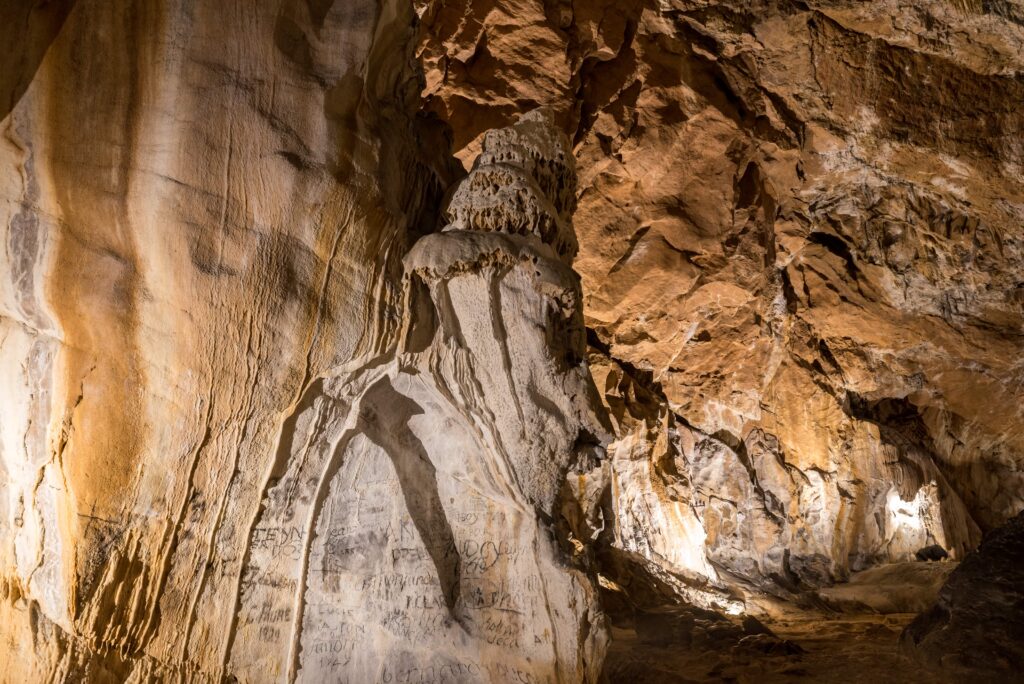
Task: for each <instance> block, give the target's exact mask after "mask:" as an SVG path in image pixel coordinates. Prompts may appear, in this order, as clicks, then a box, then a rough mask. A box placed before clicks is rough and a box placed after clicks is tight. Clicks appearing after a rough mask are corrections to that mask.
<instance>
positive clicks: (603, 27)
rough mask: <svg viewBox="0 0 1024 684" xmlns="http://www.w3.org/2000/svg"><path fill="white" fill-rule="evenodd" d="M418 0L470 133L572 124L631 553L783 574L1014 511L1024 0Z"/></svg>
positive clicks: (436, 101) (844, 562) (579, 218)
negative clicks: (530, 117)
mask: <svg viewBox="0 0 1024 684" xmlns="http://www.w3.org/2000/svg"><path fill="white" fill-rule="evenodd" d="M417 11H418V12H419V13H420V14H421V17H422V20H423V22H424V24H425V27H426V30H424V31H421V34H420V46H419V55H420V59H421V61H422V62H423V64H424V68H425V70H426V80H427V88H426V90H425V96H426V104H425V106H426V108H427V109H428V110H429V111H433V112H436V113H437V114H438V115H439V116H440V117H441V118H442V119H443V120H445V121H448V122H449V123H450V124H451V126H452V128H453V131H454V134H455V137H454V143H455V148H456V151H455V154H456V155H457V156H459V157H460V158H463V159H465V158H468V157H469V156H471V155H472V153H473V150H474V149H475V148H476V146H477V144H478V142H477V141H478V137H479V135H480V132H481V131H482V130H483V129H485V128H487V127H490V126H494V125H500V124H501V123H502V122H504V121H505V120H506V119H508V118H509V117H511V116H514V114H515V112H516V111H517V110H518V109H520V108H522V107H524V106H530V105H532V104H534V103H543V104H551V105H552V106H554V107H555V108H556V109H557V110H558V112H559V114H560V116H561V120H562V123H563V125H564V126H565V128H566V130H568V131H569V132H570V133H571V135H573V139H574V141H575V143H576V154H577V157H578V161H579V167H580V200H579V208H578V211H577V214H576V228H577V233H578V237H579V242H580V254H579V257H578V259H577V262H576V268H577V270H578V271H579V272H580V274H581V276H582V278H583V287H584V293H585V312H586V322H587V326H588V328H589V329H590V331H591V333H592V335H591V336H592V346H591V350H592V354H593V358H592V367H593V368H595V369H596V370H595V377H596V380H597V383H598V386H599V387H600V388H602V389H603V390H604V392H605V394H606V403H607V404H608V405H609V407H610V409H611V412H612V414H613V418H614V417H615V416H618V417H619V419H618V420H617V421H616V423H617V424H616V427H617V433H618V437H619V440H618V441H617V442H616V443H615V444H614V445H612V447H611V448H610V449H609V454H610V457H611V461H612V466H611V467H612V470H613V471H614V472H615V477H616V478H617V479H618V481H619V483H620V485H619V487H618V489H617V491H618V492H620V495H619V496H617V497H616V503H615V510H616V516H615V519H616V523H617V524H618V526H619V527H620V528H621V529H619V530H618V532H617V536H616V541H615V544H616V545H617V546H618V547H619V548H621V549H622V550H624V551H626V552H628V553H630V554H639V555H640V556H642V557H645V558H648V559H650V560H652V561H653V562H654V563H656V564H658V565H660V566H663V567H670V568H673V569H674V571H675V574H677V575H680V576H690V577H695V578H696V579H697V580H698V584H699V583H700V582H702V581H703V580H704V579H708V578H710V579H712V580H715V581H717V580H719V579H722V578H720V577H719V575H720V574H722V572H723V571H724V573H726V574H727V575H738V576H739V577H741V578H742V579H743V580H744V581H752V582H753V583H755V584H757V585H760V586H762V587H768V588H771V589H772V590H776V589H782V590H790V589H792V588H795V587H799V586H806V585H812V586H813V585H820V584H827V583H829V582H831V581H833V580H835V579H842V578H844V577H846V576H847V575H848V574H849V572H850V571H851V570H859V569H864V568H866V567H870V566H872V565H876V564H880V563H886V562H891V561H897V560H908V559H913V557H914V553H915V551H916V550H917V549H918V548H921V546H922V545H926V544H932V543H938V544H940V545H941V546H943V547H945V548H946V549H948V550H949V551H950V552H951V553H952V555H954V556H955V557H962V556H963V554H964V553H965V552H966V551H967V550H968V549H970V548H973V547H974V546H975V545H976V544H977V542H978V540H979V533H980V531H983V530H987V529H992V528H993V527H995V526H998V525H999V524H1001V523H1002V522H1003V521H1005V520H1007V519H1008V517H1010V516H1012V515H1013V514H1015V513H1016V512H1017V511H1018V510H1020V508H1021V506H1022V499H1021V495H1020V492H1021V491H1022V482H1021V468H1020V464H1021V462H1022V458H1024V432H1022V430H1021V425H1022V422H1021V406H1022V402H1021V391H1022V390H1021V388H1022V382H1021V379H1022V378H1021V367H1020V363H1019V360H1020V358H1021V350H1022V338H1021V332H1022V330H1021V313H1022V305H1024V298H1022V292H1024V289H1022V280H1021V275H1020V274H1021V259H1022V243H1021V228H1020V227H1021V219H1022V206H1024V205H1022V203H1021V200H1022V190H1024V187H1022V184H1021V168H1022V167H1021V163H1022V160H1024V157H1022V155H1024V150H1022V148H1021V143H1020V136H1019V131H1020V130H1021V126H1022V123H1024V122H1022V119H1021V116H1022V114H1021V112H1020V109H1019V108H1018V107H1015V106H1013V105H1010V104H1008V103H1009V102H1011V101H1015V100H1019V99H1020V98H1021V96H1022V95H1024V91H1022V88H1024V82H1022V79H1021V77H1020V73H1021V72H1020V69H1021V65H1022V58H1024V52H1022V50H1021V48H1022V45H1024V42H1022V41H1024V29H1022V24H1021V19H1022V17H1024V13H1022V7H1021V5H1020V4H1019V3H988V2H985V3H981V2H977V3H975V2H961V3H957V2H935V3H913V2H901V1H899V0H893V1H887V2H881V3H862V2H740V1H736V2H686V1H684V0H670V1H662V2H644V1H643V0H637V1H635V2H625V3H623V2H600V1H595V2H587V3H579V2H575V3H569V2H533V1H530V0H509V1H507V2H505V1H501V0H498V1H494V0H489V1H487V2H454V3H453V2H445V3H441V2H419V3H418V4H417ZM496 73H497V74H501V77H500V78H495V77H494V76H493V74H496ZM640 394H646V395H648V396H646V397H645V398H643V399H638V395H640ZM679 540H684V541H679ZM729 582H731V580H729V579H728V578H726V579H725V583H726V584H728V583H729Z"/></svg>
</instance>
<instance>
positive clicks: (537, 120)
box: [228, 111, 606, 683]
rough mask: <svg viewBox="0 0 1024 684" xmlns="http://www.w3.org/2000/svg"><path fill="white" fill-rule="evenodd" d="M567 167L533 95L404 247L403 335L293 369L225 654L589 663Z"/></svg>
mask: <svg viewBox="0 0 1024 684" xmlns="http://www.w3.org/2000/svg"><path fill="white" fill-rule="evenodd" d="M574 185H575V168H574V163H573V158H572V156H571V154H570V153H569V150H568V144H567V142H566V141H565V140H564V138H563V137H562V135H561V134H560V133H559V132H558V131H557V130H556V129H555V128H554V127H553V125H552V124H551V122H550V121H549V120H548V119H546V118H545V115H544V114H543V113H542V112H539V111H538V112H535V113H533V114H529V115H527V116H524V117H523V119H522V120H521V121H520V122H519V123H518V124H516V125H515V126H513V127H510V128H507V129H503V130H499V131H494V132H492V133H491V134H489V135H488V136H487V138H486V139H485V141H484V144H483V151H482V153H481V155H480V157H479V159H478V160H477V162H476V165H475V167H474V169H473V171H472V172H471V173H470V174H469V176H468V177H467V178H466V179H465V180H463V181H462V182H461V183H460V185H459V186H458V188H457V189H456V190H455V193H454V195H453V196H452V199H451V202H450V204H449V205H448V209H447V213H448V215H449V216H450V217H451V218H452V222H451V223H450V224H449V225H448V226H447V227H446V228H445V229H444V231H443V232H441V233H437V234H434V235H428V236H426V237H423V238H421V239H420V240H419V241H418V242H417V243H416V244H415V245H414V246H413V248H412V250H411V251H410V253H409V254H408V255H407V256H406V257H405V277H404V279H403V284H404V293H403V297H402V301H403V304H404V309H403V311H404V314H403V319H402V326H401V331H400V342H399V345H398V348H397V351H395V352H393V353H390V354H387V355H383V356H381V357H378V358H375V359H373V360H372V361H370V362H369V363H368V364H366V365H365V366H363V367H360V368H355V369H350V370H349V372H347V373H346V374H345V375H344V376H338V377H325V378H323V379H322V380H319V381H317V382H315V383H314V384H312V385H310V387H309V388H308V389H307V390H306V393H305V395H304V396H303V398H302V399H301V401H300V405H301V406H303V407H304V408H303V410H301V411H300V412H298V413H297V415H296V422H295V427H294V430H295V432H294V437H293V438H292V439H291V440H290V448H289V449H288V450H287V451H286V452H282V453H281V457H282V461H281V462H280V465H279V467H280V469H281V470H280V475H279V477H277V478H275V480H274V482H275V484H274V486H273V487H271V488H270V489H269V490H268V493H267V497H266V499H265V501H264V503H263V506H262V510H261V512H260V515H259V517H258V518H257V521H256V525H255V527H254V536H253V537H252V539H251V545H250V547H249V549H248V561H247V563H246V567H245V570H244V574H243V584H244V585H245V587H246V588H245V589H244V590H243V592H242V595H241V601H240V605H239V615H238V618H237V633H236V634H235V635H233V639H234V641H233V644H234V648H233V649H232V651H231V655H230V659H229V661H228V664H229V670H230V671H231V672H232V673H234V674H235V675H236V676H238V677H240V678H244V679H246V680H248V681H260V680H264V679H266V673H268V672H277V673H280V674H279V676H278V677H275V679H276V680H279V681H287V682H292V681H304V682H327V681H351V682H370V681H383V682H406V681H415V682H419V681H425V682H432V681H522V682H552V683H553V682H595V681H597V677H598V674H599V672H600V666H601V663H602V659H603V652H604V648H605V641H606V635H605V632H604V624H603V618H602V615H601V613H600V610H599V608H598V603H597V600H596V587H595V585H594V577H593V576H592V575H588V574H587V573H586V571H585V568H584V567H583V566H582V565H581V567H580V568H577V567H574V565H573V563H572V559H571V553H569V552H567V551H566V550H565V548H562V547H563V546H568V544H567V540H565V539H562V540H560V539H559V538H558V537H557V534H558V532H559V530H557V529H556V527H555V525H554V524H553V521H554V520H555V519H556V518H560V516H561V510H560V509H561V506H562V504H563V503H566V504H570V503H571V502H569V501H566V502H563V501H562V499H563V496H564V495H565V494H566V492H568V491H569V490H568V489H566V481H567V478H568V477H571V476H572V472H573V471H574V470H576V469H578V468H579V467H586V468H589V467H591V465H590V464H591V463H592V462H593V461H594V460H596V458H597V457H598V456H599V455H600V453H601V449H600V442H599V441H597V440H598V437H597V436H598V435H605V434H606V430H605V429H604V428H603V427H602V424H601V422H600V420H599V418H598V413H597V409H599V407H600V403H599V400H598V398H597V393H596V389H595V388H594V387H593V384H592V381H591V379H590V374H589V372H588V370H587V367H586V363H585V361H584V351H585V346H584V344H585V343H584V333H583V325H582V315H581V311H580V304H579V302H580V290H579V279H578V277H577V276H576V275H575V274H574V273H573V272H572V270H571V268H570V266H569V262H570V261H571V257H570V254H569V252H568V251H567V249H566V248H567V246H568V245H569V244H571V235H572V223H571V216H572V210H573V207H574V203H575V191H574ZM560 542H562V543H561V544H560Z"/></svg>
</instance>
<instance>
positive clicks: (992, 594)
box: [903, 513, 1024, 682]
mask: <svg viewBox="0 0 1024 684" xmlns="http://www.w3.org/2000/svg"><path fill="white" fill-rule="evenodd" d="M903 643H904V646H905V647H906V648H907V650H908V651H909V652H910V653H911V654H912V655H914V656H916V658H917V660H918V661H919V662H920V663H921V665H922V666H923V667H925V668H929V669H931V670H933V671H938V672H942V673H945V674H946V675H947V676H950V677H955V678H960V679H964V680H974V681H983V680H984V681H993V682H996V681H1006V677H1007V675H1008V674H1009V673H1014V674H1016V675H1019V673H1020V672H1021V670H1022V669H1024V513H1021V514H1019V515H1017V516H1016V517H1015V518H1013V519H1012V520H1010V522H1008V523H1007V524H1006V525H1004V526H1003V527H1001V528H999V529H998V530H996V531H994V532H992V533H991V534H990V535H986V537H985V539H984V540H982V542H981V545H980V546H979V547H978V551H977V553H973V554H971V555H970V556H968V557H967V558H965V559H964V562H963V563H961V564H960V565H959V567H957V568H956V569H955V570H954V571H953V572H952V573H951V574H950V576H949V579H948V580H947V581H946V584H945V585H944V586H943V587H942V589H941V590H940V591H939V598H938V601H936V603H935V605H934V606H931V607H930V608H928V609H927V610H925V611H922V613H921V615H919V616H918V617H917V618H916V619H915V620H914V621H913V622H912V623H910V625H909V626H908V627H907V629H906V630H905V631H904V633H903Z"/></svg>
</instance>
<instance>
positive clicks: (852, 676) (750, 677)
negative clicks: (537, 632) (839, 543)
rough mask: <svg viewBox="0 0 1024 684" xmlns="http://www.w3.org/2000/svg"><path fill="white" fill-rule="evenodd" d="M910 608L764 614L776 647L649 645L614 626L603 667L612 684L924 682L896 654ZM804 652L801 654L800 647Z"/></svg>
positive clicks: (632, 632) (912, 666)
mask: <svg viewBox="0 0 1024 684" xmlns="http://www.w3.org/2000/svg"><path fill="white" fill-rule="evenodd" d="M913 618H914V613H895V614H888V615H885V614H878V613H866V614H860V615H842V616H839V617H836V616H827V615H824V614H818V613H812V612H806V613H795V612H794V613H793V614H791V615H787V616H785V617H783V618H777V619H773V620H768V619H765V620H763V622H764V624H765V625H766V626H767V627H768V628H770V629H771V630H772V631H773V632H774V633H775V635H776V636H777V637H779V638H780V639H782V640H784V641H785V642H789V643H790V644H795V645H796V646H798V647H799V650H798V649H793V648H791V647H789V648H779V647H778V644H777V642H776V644H774V645H773V644H765V643H757V642H756V640H755V643H753V644H750V645H746V644H743V643H742V642H741V644H739V645H736V644H721V645H719V644H716V643H714V641H713V640H712V641H711V642H709V643H707V644H705V645H703V646H696V647H692V646H691V647H682V648H681V647H680V646H678V645H675V644H672V643H665V642H661V643H651V642H650V641H645V640H643V639H642V638H640V637H639V636H638V634H637V632H636V631H635V630H633V629H619V628H613V630H612V643H611V646H610V649H609V653H608V659H607V661H606V665H605V677H606V681H607V682H609V683H611V684H618V683H619V682H622V683H626V682H629V683H636V684H681V683H684V682H757V683H763V682H794V681H807V682H930V681H941V680H938V679H935V678H934V677H932V676H929V675H928V674H927V673H925V672H922V671H921V670H920V669H919V668H918V667H916V666H915V664H914V663H913V662H912V661H910V660H909V659H907V658H906V657H905V656H903V655H902V654H901V653H900V651H899V636H900V632H901V631H902V630H903V628H904V627H905V626H906V625H907V624H908V623H909V622H910V621H911V620H912V619H913ZM800 650H802V652H799V651H800Z"/></svg>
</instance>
